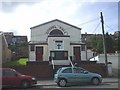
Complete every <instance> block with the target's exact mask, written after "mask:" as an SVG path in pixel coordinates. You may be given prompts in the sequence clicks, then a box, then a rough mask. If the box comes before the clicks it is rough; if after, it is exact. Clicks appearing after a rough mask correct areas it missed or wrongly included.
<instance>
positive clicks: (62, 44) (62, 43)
mask: <svg viewBox="0 0 120 90" xmlns="http://www.w3.org/2000/svg"><path fill="white" fill-rule="evenodd" d="M57 42H61V48H60V49H58V46H57ZM55 50H64V42H63V41H62V40H55Z"/></svg>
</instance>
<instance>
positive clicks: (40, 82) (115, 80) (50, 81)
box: [37, 78, 119, 86]
mask: <svg viewBox="0 0 120 90" xmlns="http://www.w3.org/2000/svg"><path fill="white" fill-rule="evenodd" d="M118 82H119V80H118V78H103V80H102V83H118ZM37 85H45V86H47V85H52V86H53V85H56V83H55V82H54V80H53V79H48V80H38V81H37Z"/></svg>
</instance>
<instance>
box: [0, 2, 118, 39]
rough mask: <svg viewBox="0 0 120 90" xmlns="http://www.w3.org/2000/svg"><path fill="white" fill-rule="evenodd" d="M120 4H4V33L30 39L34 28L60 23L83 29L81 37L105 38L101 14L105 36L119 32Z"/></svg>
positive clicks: (0, 16) (0, 6) (0, 14)
mask: <svg viewBox="0 0 120 90" xmlns="http://www.w3.org/2000/svg"><path fill="white" fill-rule="evenodd" d="M118 1H119V0H107V2H105V1H104V0H89V2H88V0H18V1H16V0H0V31H3V32H13V33H14V35H21V36H25V35H26V36H28V41H30V36H31V30H30V28H31V27H33V26H36V25H39V24H42V23H45V22H48V21H51V20H54V19H59V20H62V21H64V22H67V23H69V24H72V25H74V26H77V27H80V28H82V30H81V33H82V34H84V33H86V32H87V33H88V34H101V33H102V30H101V19H100V12H102V14H103V19H104V26H105V32H108V33H110V34H113V33H114V32H115V31H118V30H120V29H118Z"/></svg>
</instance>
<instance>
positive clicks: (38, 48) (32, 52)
mask: <svg viewBox="0 0 120 90" xmlns="http://www.w3.org/2000/svg"><path fill="white" fill-rule="evenodd" d="M30 29H31V40H30V42H29V62H43V61H49V60H53V61H54V64H55V65H69V64H70V61H69V60H72V61H77V62H80V61H83V60H84V61H85V60H86V51H85V47H86V45H85V43H84V42H82V39H81V28H78V27H76V26H73V25H71V24H68V23H66V22H63V21H61V20H58V19H55V20H52V21H49V22H46V23H43V24H40V25H37V26H34V27H31V28H30ZM88 56H89V57H87V58H90V57H93V55H92V54H91V55H88Z"/></svg>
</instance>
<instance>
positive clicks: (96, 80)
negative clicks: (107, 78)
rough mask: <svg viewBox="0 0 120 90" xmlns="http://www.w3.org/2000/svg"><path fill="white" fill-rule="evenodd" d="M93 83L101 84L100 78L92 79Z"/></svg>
mask: <svg viewBox="0 0 120 90" xmlns="http://www.w3.org/2000/svg"><path fill="white" fill-rule="evenodd" d="M92 84H93V85H99V84H100V81H99V79H98V78H93V79H92Z"/></svg>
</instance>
